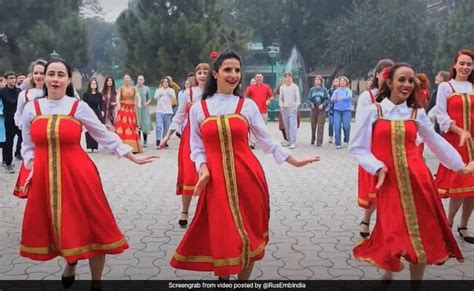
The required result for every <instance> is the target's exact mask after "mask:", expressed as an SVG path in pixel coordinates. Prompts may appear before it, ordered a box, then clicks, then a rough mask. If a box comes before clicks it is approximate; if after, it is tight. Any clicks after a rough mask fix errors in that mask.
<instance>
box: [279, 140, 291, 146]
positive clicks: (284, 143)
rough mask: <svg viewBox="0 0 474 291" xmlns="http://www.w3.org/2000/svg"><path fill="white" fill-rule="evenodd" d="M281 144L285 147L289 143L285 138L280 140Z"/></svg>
mask: <svg viewBox="0 0 474 291" xmlns="http://www.w3.org/2000/svg"><path fill="white" fill-rule="evenodd" d="M281 145H282V146H284V147H287V146H289V145H290V143H289V142H288V141H286V140H285V141H282V142H281Z"/></svg>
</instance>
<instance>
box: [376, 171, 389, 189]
mask: <svg viewBox="0 0 474 291" xmlns="http://www.w3.org/2000/svg"><path fill="white" fill-rule="evenodd" d="M387 172H388V169H387V167H383V168H380V169H379V170H378V171H377V177H378V178H377V185H375V189H377V190H379V189H380V187H382V184H383V182H384V181H385V176H387Z"/></svg>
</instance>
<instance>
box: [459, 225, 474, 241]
mask: <svg viewBox="0 0 474 291" xmlns="http://www.w3.org/2000/svg"><path fill="white" fill-rule="evenodd" d="M461 230H467V227H458V232H459V235H460V236H461V237H462V238H463V239H464V241H466V242H468V243H470V244H474V237H471V236H464V235H463V234H462V232H461Z"/></svg>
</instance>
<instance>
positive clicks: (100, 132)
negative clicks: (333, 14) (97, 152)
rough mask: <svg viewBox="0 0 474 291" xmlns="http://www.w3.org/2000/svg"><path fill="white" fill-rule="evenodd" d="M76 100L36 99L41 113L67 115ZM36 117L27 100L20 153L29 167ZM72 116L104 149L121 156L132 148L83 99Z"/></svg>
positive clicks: (69, 98) (32, 155)
mask: <svg viewBox="0 0 474 291" xmlns="http://www.w3.org/2000/svg"><path fill="white" fill-rule="evenodd" d="M75 101H77V99H76V98H73V97H68V96H64V97H63V98H61V99H59V100H50V99H47V98H42V99H38V102H39V105H40V108H41V114H42V115H53V114H60V115H68V114H69V113H70V112H71V108H72V105H73V104H74V102H75ZM35 117H36V110H35V106H34V102H28V103H27V104H26V106H25V109H24V111H23V117H22V124H23V131H22V136H23V144H22V148H21V155H22V156H23V161H24V163H25V167H26V168H28V169H31V166H32V162H33V159H34V150H35V144H34V142H33V141H32V140H31V133H30V129H31V122H32V120H33V119H34V118H35ZM74 117H75V118H76V119H78V120H79V121H80V122H82V124H83V125H84V126H85V128H86V129H87V131H88V132H89V134H90V135H91V136H92V137H93V138H94V139H95V140H96V141H97V142H98V143H100V144H101V145H102V146H104V147H105V148H106V149H109V150H112V151H114V152H115V153H116V154H117V156H119V157H120V156H123V155H125V154H127V153H129V152H131V151H132V150H133V149H132V147H131V146H129V145H126V144H124V143H123V142H122V140H121V139H120V138H119V137H118V135H116V134H115V133H113V132H110V131H108V130H107V128H105V125H104V124H102V123H101V122H100V120H99V119H98V118H97V115H95V113H94V111H92V109H91V108H90V107H89V105H87V103H85V102H84V101H79V104H78V106H77V110H76V113H75V114H74Z"/></svg>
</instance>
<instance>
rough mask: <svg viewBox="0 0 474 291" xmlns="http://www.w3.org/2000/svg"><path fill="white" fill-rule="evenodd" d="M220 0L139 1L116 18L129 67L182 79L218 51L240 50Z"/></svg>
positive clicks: (153, 76) (155, 75) (151, 76)
mask: <svg viewBox="0 0 474 291" xmlns="http://www.w3.org/2000/svg"><path fill="white" fill-rule="evenodd" d="M216 2H217V0H195V1H187V0H170V1H160V0H143V1H136V2H134V3H133V5H132V7H130V8H129V9H128V10H126V11H124V12H123V13H122V14H121V15H120V16H119V18H118V19H117V26H118V31H119V33H120V36H121V38H122V40H123V41H124V43H125V45H126V47H127V58H126V59H127V61H126V68H127V69H128V72H129V73H131V74H134V75H136V74H139V73H143V74H145V76H146V77H147V78H148V79H151V80H160V78H161V77H162V76H164V75H172V76H174V77H175V78H177V80H180V79H184V77H185V76H186V74H187V73H188V72H189V71H192V70H193V68H194V66H195V65H196V64H197V63H200V62H210V61H211V60H210V57H209V54H210V52H212V51H214V50H218V51H221V50H223V49H239V48H241V47H242V45H241V44H240V39H239V35H238V34H237V33H236V31H234V30H231V29H228V28H226V27H223V26H222V25H221V24H222V22H221V9H220V8H219V5H216Z"/></svg>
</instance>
